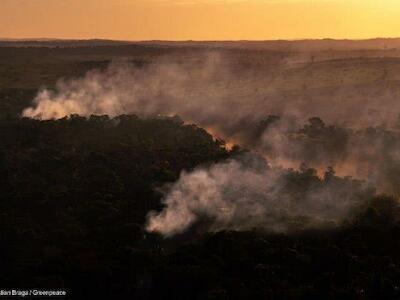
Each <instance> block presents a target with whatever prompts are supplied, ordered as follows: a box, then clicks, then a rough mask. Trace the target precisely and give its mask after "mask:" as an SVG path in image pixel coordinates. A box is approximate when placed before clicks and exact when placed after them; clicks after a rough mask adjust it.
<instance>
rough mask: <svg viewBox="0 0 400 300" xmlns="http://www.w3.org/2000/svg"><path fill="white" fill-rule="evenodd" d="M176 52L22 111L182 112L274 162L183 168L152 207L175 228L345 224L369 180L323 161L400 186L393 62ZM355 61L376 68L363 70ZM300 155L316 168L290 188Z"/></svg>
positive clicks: (154, 217) (163, 228)
mask: <svg viewBox="0 0 400 300" xmlns="http://www.w3.org/2000/svg"><path fill="white" fill-rule="evenodd" d="M170 60H171V61H173V59H170ZM170 60H169V59H165V60H160V61H157V62H153V63H151V64H148V65H142V66H136V65H134V64H132V63H130V62H128V61H122V62H121V61H120V62H114V63H111V64H110V66H109V67H108V68H107V69H105V70H93V71H90V72H88V73H87V74H86V75H85V76H84V77H83V78H77V79H67V80H60V81H59V82H58V83H57V85H56V87H55V89H54V90H51V89H43V90H41V91H40V92H39V93H38V95H37V96H36V98H35V99H34V101H33V104H32V107H29V108H26V109H25V110H24V111H23V112H22V115H23V116H24V117H30V118H36V119H44V120H45V119H58V118H62V117H65V116H68V115H71V114H80V115H83V116H90V115H92V114H99V115H102V114H107V115H110V116H116V115H120V114H127V113H133V114H137V115H139V116H143V117H148V116H156V115H179V116H181V117H182V118H183V119H184V120H185V121H186V122H193V123H196V124H197V125H199V126H202V127H204V128H207V129H208V130H209V131H210V132H213V134H215V135H216V136H219V137H222V138H223V139H225V140H227V141H228V142H231V143H240V144H241V145H243V146H245V147H247V148H249V149H251V150H253V151H254V152H255V153H258V155H260V156H262V157H264V158H266V159H267V160H268V162H269V164H270V165H267V164H266V163H265V162H264V163H260V162H259V161H258V162H257V163H254V162H252V163H251V164H250V165H248V166H247V165H246V164H245V163H243V161H229V162H225V163H221V164H217V165H214V166H212V167H210V168H206V169H204V168H203V169H197V170H195V171H193V172H191V173H185V172H184V173H182V175H181V177H180V179H179V180H178V182H176V183H175V184H174V185H173V187H172V188H171V189H170V190H169V192H168V193H167V194H166V195H165V197H164V203H165V209H164V210H163V211H162V212H160V213H155V212H153V213H151V215H150V216H149V219H148V225H147V228H148V230H149V231H154V232H160V233H162V234H164V235H166V236H170V235H173V234H176V233H180V232H183V231H184V230H186V229H187V228H189V227H191V226H192V225H193V224H196V223H199V222H202V221H204V219H207V222H205V223H206V224H208V225H207V226H208V230H211V231H213V230H223V229H235V230H243V229H247V228H258V227H260V228H264V229H268V230H272V231H287V230H290V228H308V227H316V226H327V224H331V225H332V224H340V223H341V222H343V221H344V220H345V219H346V218H347V217H348V216H349V214H350V213H351V211H352V210H353V209H354V208H355V207H356V206H357V205H358V203H359V201H360V195H363V197H362V198H364V199H367V198H368V197H366V190H367V189H366V188H365V187H361V186H362V184H361V183H360V182H359V181H353V180H352V179H348V178H347V179H342V180H340V179H339V177H336V176H334V178H335V180H331V181H329V180H327V179H326V178H325V177H324V172H325V170H326V169H327V168H328V167H333V168H334V169H335V171H336V174H337V175H340V176H352V177H354V178H358V179H363V180H365V181H366V184H372V185H374V186H376V187H377V188H378V190H379V191H380V192H386V193H390V194H395V195H397V194H398V193H399V192H400V191H399V190H398V186H399V184H398V183H399V182H398V179H397V178H399V176H398V175H400V157H399V154H398V151H397V149H398V148H399V146H400V136H399V130H398V129H399V128H398V125H399V122H398V121H399V118H398V113H399V112H400V101H398V98H399V95H400V86H398V85H396V84H394V83H393V82H391V81H388V80H387V78H388V76H389V75H388V74H389V73H390V71H388V70H387V65H384V67H385V69H382V70H381V69H380V68H379V66H377V65H373V64H372V63H371V62H369V61H362V60H358V61H357V63H356V64H355V61H354V60H351V59H350V60H349V61H344V62H341V61H339V62H338V61H333V62H331V61H328V62H318V63H315V64H314V63H312V64H311V63H307V62H300V63H299V62H298V61H296V62H291V60H290V59H287V58H285V57H283V58H282V59H276V60H275V63H274V64H270V65H268V64H267V65H266V64H261V67H257V63H258V62H255V63H253V64H251V65H249V66H246V65H242V64H241V63H240V61H239V62H237V61H236V60H235V59H233V58H230V57H229V56H222V55H220V54H219V53H218V52H213V53H206V54H205V55H204V56H201V57H197V58H196V59H194V60H193V59H192V60H189V61H188V62H184V61H183V62H182V61H181V62H174V63H171V62H169V61H170ZM352 64H353V65H352ZM354 64H355V65H354ZM351 67H353V68H356V69H357V68H358V69H359V70H361V69H363V68H367V69H368V70H369V71H371V70H372V71H373V72H372V71H371V72H369V73H368V72H364V73H365V74H367V75H365V76H366V77H365V78H364V77H362V76H361V75H360V74H359V76H358V77H357V76H355V75H354V74H355V73H354V72H355V71H354V70H353V69H351ZM381 71H382V72H381ZM339 73H340V74H339ZM356 74H358V73H356ZM371 74H372V75H371ZM339 75H340V76H339ZM363 76H364V75H363ZM338 78H340V80H339V79H338ZM316 116H318V117H316ZM325 122H326V123H325ZM327 124H328V125H327ZM245 161H247V163H248V159H245ZM302 163H305V164H306V165H307V166H309V167H312V168H315V169H316V170H317V171H318V175H319V177H318V176H314V177H313V179H312V180H311V181H312V182H313V183H312V184H310V185H306V188H304V190H301V192H299V191H298V190H296V192H297V193H294V192H291V190H290V189H291V188H293V187H292V183H291V180H289V179H288V177H290V176H294V175H293V174H295V175H296V174H297V175H298V176H300V175H301V174H302V173H301V172H300V171H294V170H290V171H289V170H287V169H288V168H292V169H297V170H299V167H300V166H301V164H302ZM296 172H297V173H296ZM298 172H300V173H298ZM299 174H300V175H299ZM297 175H296V176H297ZM302 175H304V174H302ZM300 177H301V176H300ZM301 182H302V181H301ZM303 183H304V182H302V184H303Z"/></svg>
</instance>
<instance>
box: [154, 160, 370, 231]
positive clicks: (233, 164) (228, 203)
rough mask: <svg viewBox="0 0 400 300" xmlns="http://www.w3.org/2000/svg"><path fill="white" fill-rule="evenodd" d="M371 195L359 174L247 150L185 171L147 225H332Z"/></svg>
mask: <svg viewBox="0 0 400 300" xmlns="http://www.w3.org/2000/svg"><path fill="white" fill-rule="evenodd" d="M372 195H373V190H371V189H370V188H369V187H368V186H367V185H366V184H365V183H363V182H360V181H357V180H351V179H341V178H339V177H336V176H334V174H333V173H329V172H327V173H326V174H325V176H324V178H323V179H321V178H319V177H317V176H316V175H315V174H313V172H312V170H302V171H299V172H295V171H288V170H284V169H280V168H270V167H268V166H267V165H266V163H265V161H264V160H262V159H256V158H255V157H252V156H245V157H242V158H241V159H238V160H230V161H227V162H224V163H220V164H215V165H213V166H211V167H209V168H199V169H197V170H195V171H193V172H191V173H186V172H183V173H182V175H181V177H180V179H179V181H177V182H176V183H175V184H174V185H173V186H172V187H171V188H170V190H169V191H168V193H167V194H166V196H165V199H164V204H165V209H164V210H163V211H162V212H160V213H156V212H152V213H150V214H149V219H148V224H147V230H148V231H151V232H159V233H161V234H163V235H165V236H171V235H174V234H178V233H182V232H183V231H185V230H187V229H188V228H190V227H191V226H192V225H194V224H196V223H199V222H200V223H203V225H204V226H206V227H207V228H206V229H207V230H209V231H220V230H249V229H256V228H260V229H263V230H268V231H273V232H288V231H300V230H303V229H312V228H332V227H335V226H338V225H341V224H342V223H343V222H344V221H345V220H346V219H348V218H350V217H351V214H354V213H355V212H356V211H357V210H358V209H360V208H361V207H362V203H363V201H365V199H369V198H370V197H372ZM203 229H204V228H203Z"/></svg>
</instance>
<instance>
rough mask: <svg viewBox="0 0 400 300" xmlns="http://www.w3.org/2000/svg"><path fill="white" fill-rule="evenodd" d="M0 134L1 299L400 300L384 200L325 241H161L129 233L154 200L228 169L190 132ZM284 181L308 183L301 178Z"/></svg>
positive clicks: (77, 126) (75, 127)
mask: <svg viewBox="0 0 400 300" xmlns="http://www.w3.org/2000/svg"><path fill="white" fill-rule="evenodd" d="M315 122H317V120H316V121H315ZM312 125H313V126H319V124H312ZM306 130H308V129H306ZM310 130H311V129H310ZM0 134H1V136H0V138H1V144H0V176H1V181H0V190H1V193H0V213H1V219H0V222H1V223H0V239H1V245H2V247H1V249H0V269H1V273H0V283H1V284H0V285H1V286H4V287H7V286H8V287H46V288H50V287H54V288H63V287H64V288H66V289H68V291H69V293H70V294H69V295H70V297H71V298H73V299H77V298H85V299H87V298H100V297H107V298H114V299H117V298H121V299H128V298H129V299H397V298H399V296H400V295H399V287H400V281H399V280H400V271H399V270H400V269H399V265H400V242H399V241H400V226H399V225H398V221H399V220H398V216H399V213H398V212H399V206H398V204H397V201H395V200H394V199H392V198H390V197H383V196H382V197H378V198H375V199H372V200H371V201H370V202H368V203H367V204H366V207H365V209H363V210H362V211H363V214H362V215H360V216H358V217H357V218H356V219H355V220H354V222H353V223H349V224H348V225H347V227H344V228H342V229H340V230H335V231H320V232H318V231H313V232H303V233H301V234H296V235H277V234H275V235H272V234H265V233H262V232H258V233H238V232H222V233H218V234H208V235H205V236H200V237H199V236H197V237H196V236H190V237H188V236H180V237H177V238H174V239H172V240H171V239H170V240H164V239H162V238H160V237H158V236H154V235H149V234H147V233H145V232H144V230H143V224H144V222H145V216H146V214H147V213H148V211H149V210H154V209H156V210H157V209H160V208H161V207H160V198H161V194H160V193H158V192H157V188H158V187H161V186H163V185H164V184H165V183H168V182H173V181H175V180H176V179H177V178H178V176H179V173H180V171H181V170H183V169H186V170H190V169H192V168H194V167H195V166H198V165H199V164H208V163H211V162H215V161H219V160H222V159H225V158H227V157H229V156H232V155H234V153H232V152H230V153H229V152H227V151H226V150H225V148H223V144H221V141H215V140H214V139H213V138H212V137H211V136H210V135H209V134H208V133H207V132H205V131H204V130H203V129H201V128H198V127H196V126H194V125H184V124H183V122H182V121H181V120H180V119H179V118H178V117H175V118H156V119H139V118H137V117H136V116H132V115H125V116H119V117H116V118H113V119H110V118H108V117H107V116H91V117H90V118H87V119H86V118H82V117H79V116H71V117H70V118H64V119H61V120H58V121H36V120H30V119H7V120H6V119H3V120H1V121H0ZM236 151H238V150H236ZM289 178H290V177H289ZM293 178H294V179H296V180H302V182H305V184H308V183H309V184H311V183H312V182H313V181H315V180H319V179H317V177H316V175H315V171H313V170H310V169H307V168H304V169H303V170H301V171H300V172H297V173H296V176H293ZM330 178H337V177H335V176H334V173H333V170H330V171H328V172H327V173H326V175H325V179H324V180H330ZM336 180H338V179H336ZM340 180H346V179H340ZM349 180H350V179H349ZM307 182H308V183H307ZM292 186H293V188H295V186H296V182H293V184H292Z"/></svg>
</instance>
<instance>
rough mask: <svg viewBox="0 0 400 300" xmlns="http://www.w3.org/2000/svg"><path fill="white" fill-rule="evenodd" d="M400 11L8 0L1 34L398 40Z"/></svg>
mask: <svg viewBox="0 0 400 300" xmlns="http://www.w3.org/2000/svg"><path fill="white" fill-rule="evenodd" d="M399 13H400V2H399V1H398V0H85V1H82V0H1V1H0V37H9V38H39V37H48V38H108V39H122V40H149V39H163V40H188V39H193V40H238V39H250V40H251V39H255V40H263V39H302V38H325V37H330V38H371V37H396V36H399V35H400V33H399V32H400V18H399V17H398V16H399Z"/></svg>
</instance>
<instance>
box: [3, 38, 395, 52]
mask: <svg viewBox="0 0 400 300" xmlns="http://www.w3.org/2000/svg"><path fill="white" fill-rule="evenodd" d="M121 45H152V46H164V47H165V46H166V47H174V46H176V47H207V48H239V49H258V50H276V51H324V50H389V49H400V38H376V39H368V40H335V39H322V40H295V41H291V40H275V41H157V40H154V41H113V40H103V39H92V40H62V39H45V38H44V39H21V40H18V39H15V40H14V39H0V47H97V46H121Z"/></svg>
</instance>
